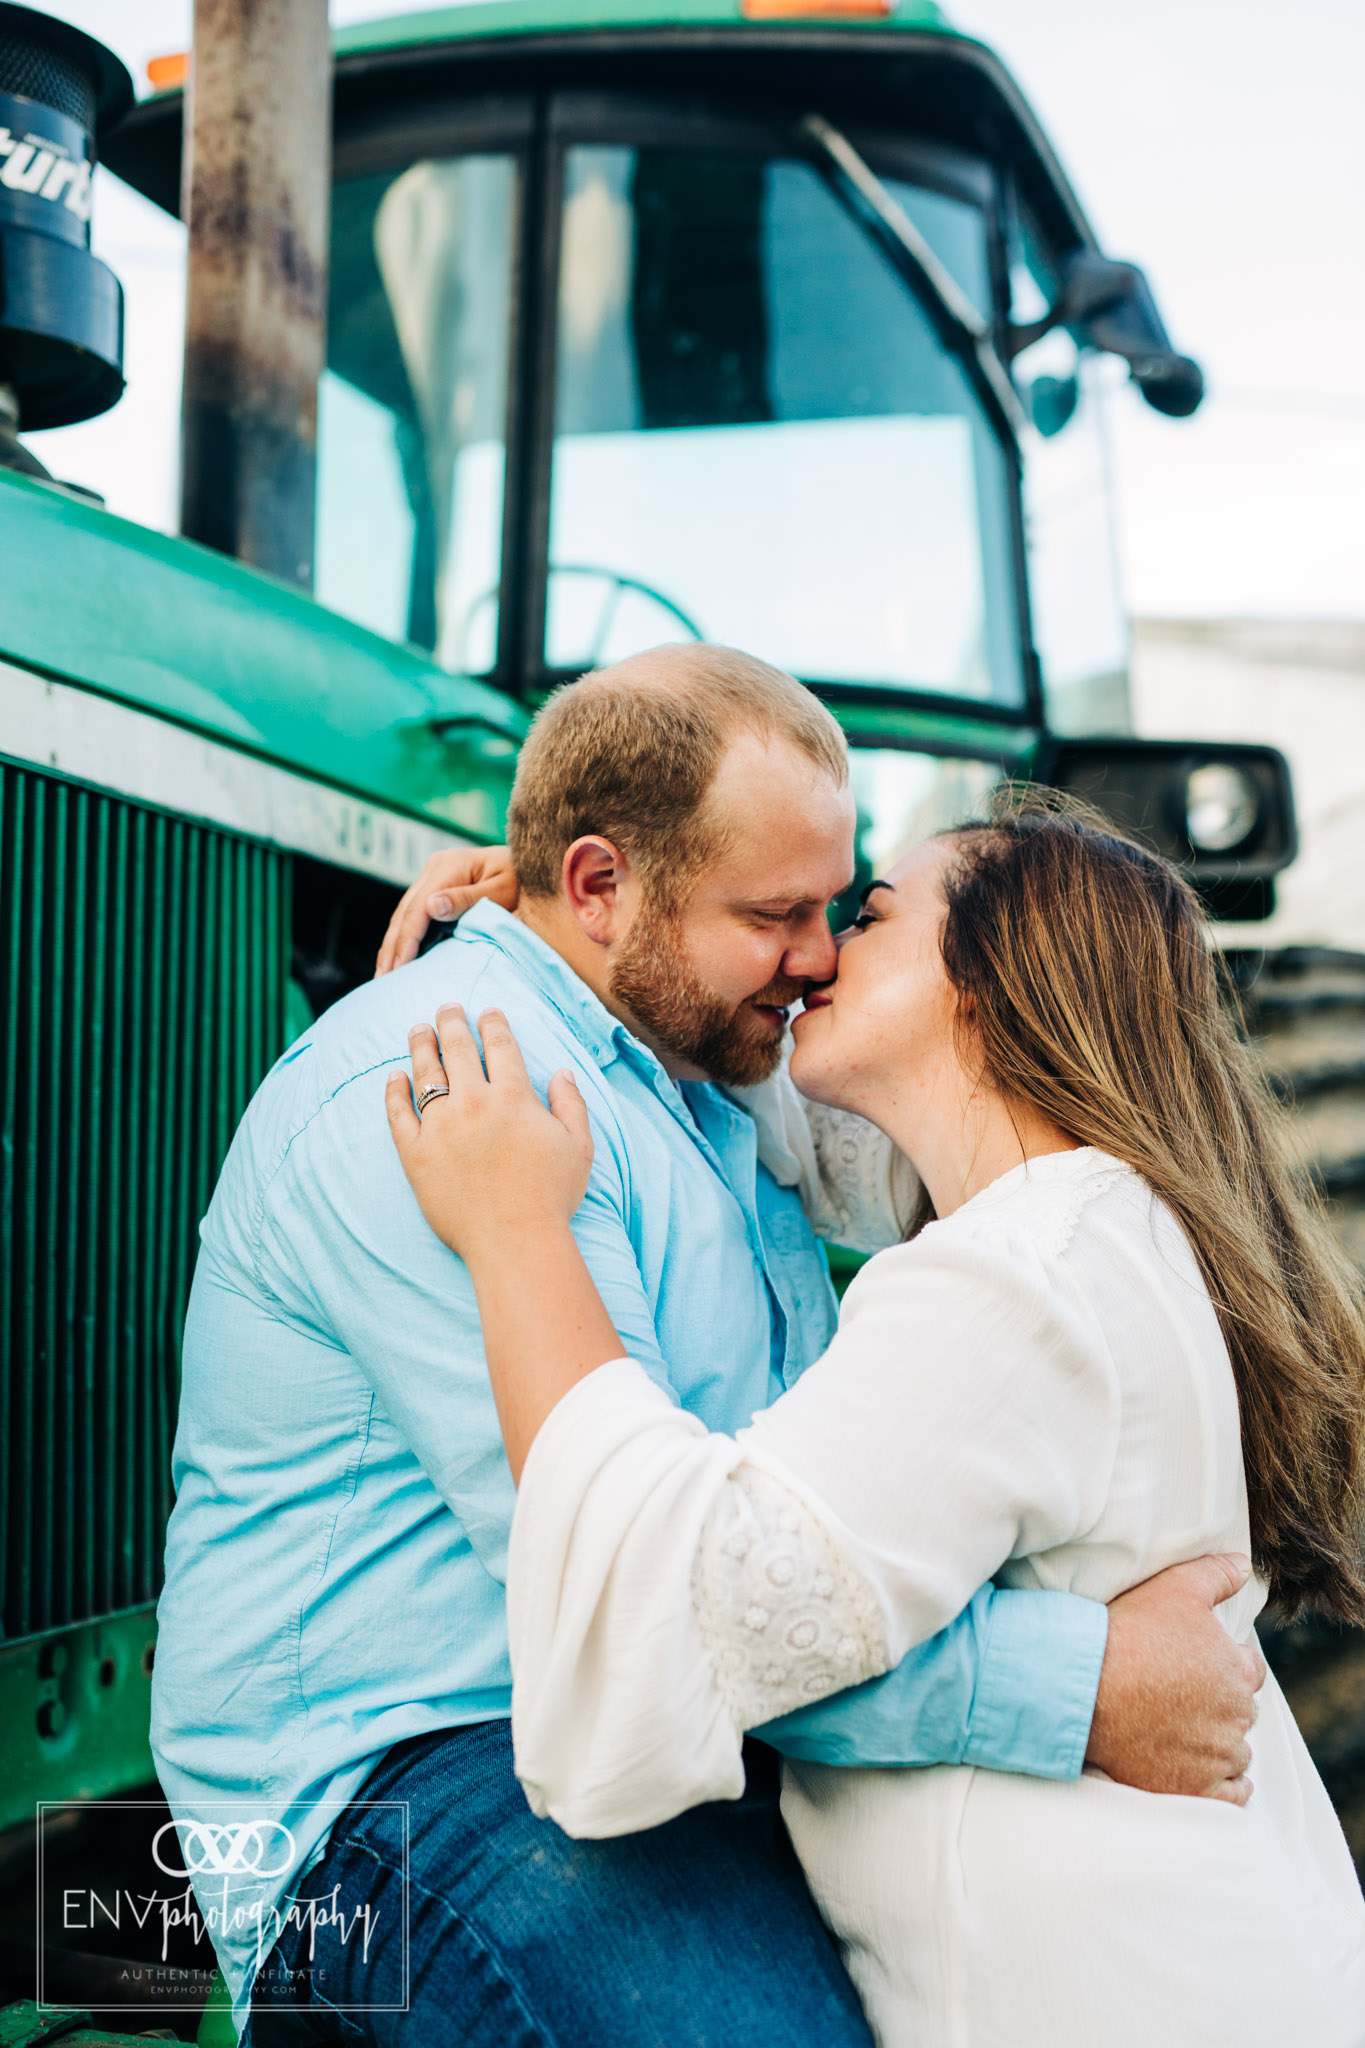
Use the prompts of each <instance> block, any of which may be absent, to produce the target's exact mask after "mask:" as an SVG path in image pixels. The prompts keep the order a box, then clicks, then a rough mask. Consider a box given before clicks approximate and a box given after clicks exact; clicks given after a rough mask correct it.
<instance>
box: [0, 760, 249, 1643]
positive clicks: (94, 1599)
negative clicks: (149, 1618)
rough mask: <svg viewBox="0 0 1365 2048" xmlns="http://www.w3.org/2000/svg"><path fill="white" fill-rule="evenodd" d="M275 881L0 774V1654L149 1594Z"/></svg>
mask: <svg viewBox="0 0 1365 2048" xmlns="http://www.w3.org/2000/svg"><path fill="white" fill-rule="evenodd" d="M287 883H288V860H287V856H283V855H281V854H278V853H275V852H273V851H271V850H270V849H269V848H266V847H262V846H259V845H255V844H253V843H251V842H249V841H246V840H241V839H237V838H234V837H233V836H231V835H230V834H228V833H224V832H219V831H215V830H213V829H212V828H210V827H207V826H203V825H197V824H191V823H189V822H187V821H185V820H183V819H178V818H174V817H168V816H166V815H164V814H163V813H161V812H159V811H155V810H152V809H149V808H146V807H144V806H141V805H137V804H131V803H126V802H124V801H123V800H122V799H120V798H118V797H111V796H105V795H102V794H100V793H99V792H97V791H94V790H90V789H86V788H83V787H80V786H79V785H76V784H74V783H70V782H66V781H64V780H62V779H61V778H60V777H57V776H52V775H44V774H39V773H35V772H33V771H32V770H30V769H26V768H21V767H15V766H11V765H0V982H2V983H3V990H4V993H3V998H2V999H0V1259H3V1262H4V1263H3V1265H0V1430H3V1433H4V1447H3V1451H0V1592H2V1593H3V1602H4V1605H3V1610H2V1612H0V1638H5V1637H14V1636H23V1635H29V1634H32V1633H35V1632H37V1631H41V1630H45V1629H50V1628H55V1627H60V1626H61V1625H63V1624H65V1623H68V1622H74V1621H83V1620H88V1619H91V1618H94V1617H97V1616H100V1615H104V1614H108V1613H112V1612H116V1611H117V1610H119V1609H120V1608H125V1607H131V1606H136V1605H140V1604H141V1603H143V1602H146V1601H149V1600H151V1599H154V1598H155V1596H156V1593H157V1590H158V1585H159V1576H160V1565H161V1541H162V1532H163V1529H164V1527H165V1521H166V1516H167V1513H168V1512H169V1508H170V1501H171V1483H170V1448H171V1435H172V1432H173V1429H174V1417H175V1409H176V1397H177V1387H178V1381H179V1365H180V1332H181V1323H182V1320H183V1317H184V1312H185V1301H186V1297H187V1294H188V1291H189V1284H190V1276H191V1272H192V1270H193V1264H194V1255H195V1248H196V1233H197V1227H198V1222H199V1218H200V1217H201V1216H202V1215H203V1212H204V1210H205V1208H206V1206H207V1204H208V1199H209V1195H210V1193H211V1191H212V1188H213V1183H214V1180H215V1178H216V1176H217V1172H218V1167H219V1165H220V1163H221V1160H222V1157H223V1154H224V1152H225V1151H226V1150H227V1146H228V1142H229V1140H230V1138H231V1136H232V1133H233V1130H234V1128H235V1126H236V1123H237V1120H238V1118H239V1117H240V1116H241V1114H242V1111H243V1110H244V1109H245V1107H246V1104H247V1101H248V1099H249V1097H250V1095H251V1093H252V1090H253V1089H254V1088H255V1086H256V1084H257V1082H258V1081H259V1079H260V1077H261V1075H262V1074H263V1073H264V1072H265V1070H266V1068H267V1067H268V1066H269V1065H270V1063H271V1061H272V1060H273V1059H274V1058H275V1057H276V1056H277V1054H278V1052H279V1050H280V1048H281V1045H282V1043H283V1033H284V963H285V962H286V961H287V959H288V943H289V931H288V897H287Z"/></svg>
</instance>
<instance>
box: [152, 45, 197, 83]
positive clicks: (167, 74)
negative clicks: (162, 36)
mask: <svg viewBox="0 0 1365 2048" xmlns="http://www.w3.org/2000/svg"><path fill="white" fill-rule="evenodd" d="M189 75H190V53H189V51H188V50H177V51H176V52H175V55H174V56H172V57H153V59H152V61H151V63H150V64H149V65H148V66H147V83H148V85H150V87H151V88H152V91H153V92H170V91H171V90H172V88H173V87H175V86H177V85H183V84H184V83H185V80H186V79H187V78H188V77H189Z"/></svg>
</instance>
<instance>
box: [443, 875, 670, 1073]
mask: <svg viewBox="0 0 1365 2048" xmlns="http://www.w3.org/2000/svg"><path fill="white" fill-rule="evenodd" d="M455 936H456V938H457V939H478V940H479V941H480V942H481V943H482V944H484V945H488V946H492V947H493V948H494V950H495V951H496V952H499V953H501V954H502V955H503V957H504V958H505V959H507V960H510V961H511V962H512V964H513V966H514V967H516V968H517V970H518V972H519V973H520V974H521V975H522V976H523V977H524V978H525V979H526V980H527V981H529V982H530V984H531V986H532V987H533V988H534V989H535V990H536V991H537V993H538V994H539V995H542V996H544V998H545V1000H546V1002H548V1003H549V1004H550V1005H551V1007H552V1008H553V1009H555V1010H557V1011H558V1013H559V1015H560V1016H561V1017H562V1018H563V1019H564V1022H565V1023H566V1024H567V1025H568V1027H569V1029H570V1031H572V1032H573V1034H574V1037H575V1038H577V1039H578V1040H580V1042H581V1043H582V1044H583V1045H584V1046H585V1047H586V1048H587V1050H588V1051H589V1052H590V1053H591V1054H592V1056H593V1058H594V1059H595V1060H596V1062H597V1064H598V1065H599V1066H600V1067H609V1066H610V1065H611V1063H612V1061H613V1060H615V1059H620V1058H623V1057H624V1058H626V1059H629V1060H630V1061H631V1062H632V1063H633V1064H634V1065H636V1066H638V1067H641V1068H642V1069H643V1070H645V1071H646V1072H649V1073H650V1075H651V1078H652V1077H653V1074H655V1073H657V1074H658V1075H659V1076H660V1077H661V1078H662V1079H663V1080H664V1081H665V1082H666V1083H667V1085H668V1087H669V1088H670V1089H672V1088H673V1083H672V1081H670V1080H669V1079H668V1076H667V1074H665V1073H664V1070H663V1068H662V1067H661V1066H660V1065H659V1062H658V1060H657V1059H656V1058H655V1057H654V1054H653V1053H652V1052H651V1051H650V1050H649V1047H648V1046H646V1045H642V1044H641V1043H640V1041H639V1039H638V1038H636V1037H635V1035H634V1033H633V1032H631V1031H628V1030H627V1028H626V1026H625V1025H624V1024H623V1023H622V1022H621V1021H620V1019H619V1018H618V1017H613V1016H612V1014H611V1011H610V1010H609V1009H608V1008H607V1007H606V1004H605V1003H603V1002H601V1001H600V1000H599V998H598V997H597V996H595V995H594V994H593V992H592V990H591V989H590V988H589V987H588V984H587V983H586V982H585V981H583V980H582V979H581V978H580V977H579V976H578V975H577V974H575V973H574V971H573V969H572V967H570V966H569V963H568V962H567V960H563V959H561V958H560V956H559V954H558V953H556V951H555V950H554V947H553V946H547V945H546V943H545V941H544V939H542V938H539V937H538V936H537V935H536V933H535V932H533V931H532V930H531V928H530V926H529V925H524V924H523V923H522V922H521V920H520V918H516V917H513V916H512V915H511V913H510V911H506V910H504V909H503V908H502V906H501V905H500V904H497V903H492V902H489V901H488V899H487V898H485V899H484V901H483V902H482V903H476V904H475V905H474V908H473V909H472V910H468V911H466V912H465V914H464V916H463V917H462V918H461V919H460V922H459V925H458V926H457V928H456V933H455Z"/></svg>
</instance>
